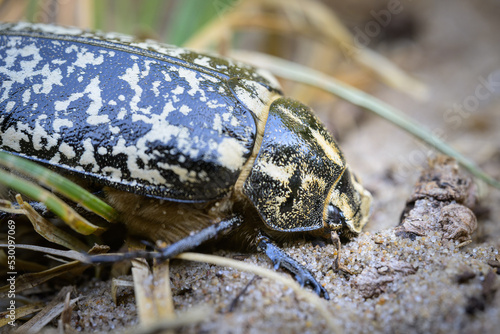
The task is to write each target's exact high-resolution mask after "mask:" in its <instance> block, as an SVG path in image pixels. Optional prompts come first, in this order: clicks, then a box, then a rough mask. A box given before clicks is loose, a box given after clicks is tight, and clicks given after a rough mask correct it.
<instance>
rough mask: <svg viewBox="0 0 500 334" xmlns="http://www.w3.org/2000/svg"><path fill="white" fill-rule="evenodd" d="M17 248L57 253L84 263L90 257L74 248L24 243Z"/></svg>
mask: <svg viewBox="0 0 500 334" xmlns="http://www.w3.org/2000/svg"><path fill="white" fill-rule="evenodd" d="M8 246H9V245H7V244H0V247H3V248H7V247H8ZM16 248H19V249H28V250H32V251H35V252H41V253H46V254H51V255H55V256H60V257H65V258H68V259H72V260H76V261H80V262H83V263H86V262H87V260H88V257H87V256H86V255H85V254H83V253H80V252H77V251H74V250H69V251H65V250H60V249H54V248H48V247H41V246H35V245H23V244H17V245H16Z"/></svg>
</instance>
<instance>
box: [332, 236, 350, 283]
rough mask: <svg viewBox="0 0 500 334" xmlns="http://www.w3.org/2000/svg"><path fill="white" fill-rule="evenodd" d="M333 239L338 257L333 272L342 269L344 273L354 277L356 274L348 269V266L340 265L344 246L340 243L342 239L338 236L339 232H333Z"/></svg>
mask: <svg viewBox="0 0 500 334" xmlns="http://www.w3.org/2000/svg"><path fill="white" fill-rule="evenodd" d="M331 239H332V242H333V244H334V245H336V246H337V257H336V258H335V261H334V262H333V266H332V267H333V268H332V269H333V270H337V269H340V270H342V271H343V272H346V273H348V274H349V275H353V274H354V273H353V272H352V271H351V270H350V269H348V268H347V267H346V266H344V265H341V264H340V249H341V248H342V244H341V243H340V237H339V235H338V234H337V232H335V231H332V234H331Z"/></svg>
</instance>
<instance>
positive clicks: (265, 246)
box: [257, 234, 330, 300]
mask: <svg viewBox="0 0 500 334" xmlns="http://www.w3.org/2000/svg"><path fill="white" fill-rule="evenodd" d="M257 249H258V250H259V251H261V252H263V253H265V254H266V255H267V257H268V258H269V259H270V260H271V261H272V262H273V264H274V269H275V270H276V269H278V268H279V267H283V268H285V269H287V270H288V271H290V272H291V273H292V274H293V275H295V280H296V281H297V282H298V283H299V284H300V285H301V286H304V285H305V284H309V285H310V286H311V287H312V288H313V290H314V292H316V293H317V294H318V295H319V296H320V297H321V296H323V297H324V298H325V299H326V300H329V299H330V297H329V296H328V292H327V291H326V290H325V288H323V286H321V284H319V283H318V281H316V279H315V278H314V276H313V275H312V274H311V273H310V272H309V270H307V269H306V268H304V266H302V265H301V264H300V263H298V262H297V261H295V260H294V259H293V258H291V257H290V255H288V254H287V253H285V252H284V251H283V250H282V249H281V248H279V247H278V246H276V245H275V244H273V243H272V242H271V240H269V238H267V237H265V236H263V235H262V234H259V236H258V237H257Z"/></svg>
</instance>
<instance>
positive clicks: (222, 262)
mask: <svg viewBox="0 0 500 334" xmlns="http://www.w3.org/2000/svg"><path fill="white" fill-rule="evenodd" d="M175 258H177V259H182V260H188V261H196V262H205V263H210V264H215V265H218V266H223V267H231V268H234V269H238V270H241V271H246V272H251V273H253V274H255V275H259V276H262V277H266V278H269V279H271V280H273V281H278V282H281V283H282V284H283V285H285V286H286V287H289V288H290V289H292V290H293V291H294V292H295V293H296V294H297V297H299V298H302V299H304V300H306V301H307V302H309V303H310V304H311V305H313V306H314V307H315V308H316V309H317V311H318V312H319V313H320V314H321V316H322V317H323V319H324V320H325V322H326V324H327V326H328V329H329V330H330V331H331V332H332V333H340V330H339V327H338V324H337V323H336V321H335V320H334V319H335V315H334V314H332V313H331V312H330V311H328V310H327V309H328V307H327V304H326V302H325V301H324V300H323V299H321V298H320V297H319V296H318V295H316V294H314V293H312V292H309V291H307V290H305V289H303V288H301V287H300V285H299V284H298V283H297V282H296V281H294V280H293V279H291V278H288V277H286V276H284V275H281V274H278V273H277V272H275V271H272V270H269V269H266V268H262V267H259V266H256V265H252V264H248V263H245V262H242V261H236V260H233V259H228V258H225V257H220V256H215V255H207V254H199V253H182V254H179V255H177V256H176V257H175Z"/></svg>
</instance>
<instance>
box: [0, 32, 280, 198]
mask: <svg viewBox="0 0 500 334" xmlns="http://www.w3.org/2000/svg"><path fill="white" fill-rule="evenodd" d="M0 46H1V47H0V79H1V83H0V111H1V113H0V126H1V129H0V130H1V131H0V148H1V149H3V150H6V151H10V152H12V153H16V154H19V155H22V156H25V157H28V158H30V159H32V160H37V161H40V162H45V163H48V164H50V165H51V166H56V167H61V168H63V169H65V170H69V171H75V172H78V173H83V174H86V175H89V176H91V177H94V178H98V179H101V180H102V181H104V182H105V183H107V184H110V185H113V186H115V187H117V188H119V189H124V190H130V189H132V188H133V190H134V192H136V193H141V194H147V195H150V196H156V197H161V198H170V199H174V200H180V201H205V200H207V199H213V198H218V197H221V196H223V195H224V194H226V193H227V192H228V191H229V189H230V188H231V186H232V185H233V184H234V183H235V182H236V179H237V177H238V175H239V173H240V170H241V168H242V166H243V164H244V163H245V162H246V160H247V159H248V157H249V156H250V154H251V152H252V149H253V144H254V141H255V136H256V120H255V116H254V114H253V113H254V112H257V113H260V110H257V111H255V110H249V108H253V107H254V106H255V105H258V106H261V107H263V106H262V102H261V99H262V98H255V97H254V96H250V95H249V93H248V94H247V95H246V96H237V94H235V93H233V91H234V90H237V91H238V92H239V91H240V89H238V88H239V87H238V83H236V84H233V87H230V85H229V80H230V79H231V78H237V77H242V78H245V79H247V80H253V81H254V82H255V84H257V85H259V86H261V87H262V89H260V90H259V92H260V93H263V91H264V93H265V92H267V93H268V94H271V92H272V90H273V89H274V90H277V89H278V87H277V86H276V83H275V82H273V81H272V80H271V79H269V78H272V77H271V76H268V77H263V76H262V75H261V73H262V72H259V73H260V74H257V73H256V72H255V71H253V69H252V68H251V67H249V66H248V65H242V64H239V63H234V62H231V61H229V60H225V59H220V58H215V57H211V56H207V55H201V54H198V53H194V52H191V51H189V50H186V49H182V48H177V47H173V46H166V45H161V44H158V43H155V42H152V41H148V42H134V41H133V40H131V39H130V38H128V36H124V35H119V34H103V33H88V32H83V31H80V30H78V29H71V28H67V29H66V28H60V27H55V26H50V25H37V24H35V25H32V24H26V23H18V24H4V25H0ZM238 94H239V93H238ZM264 96H265V94H264ZM253 100H256V101H257V102H254V101H253Z"/></svg>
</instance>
